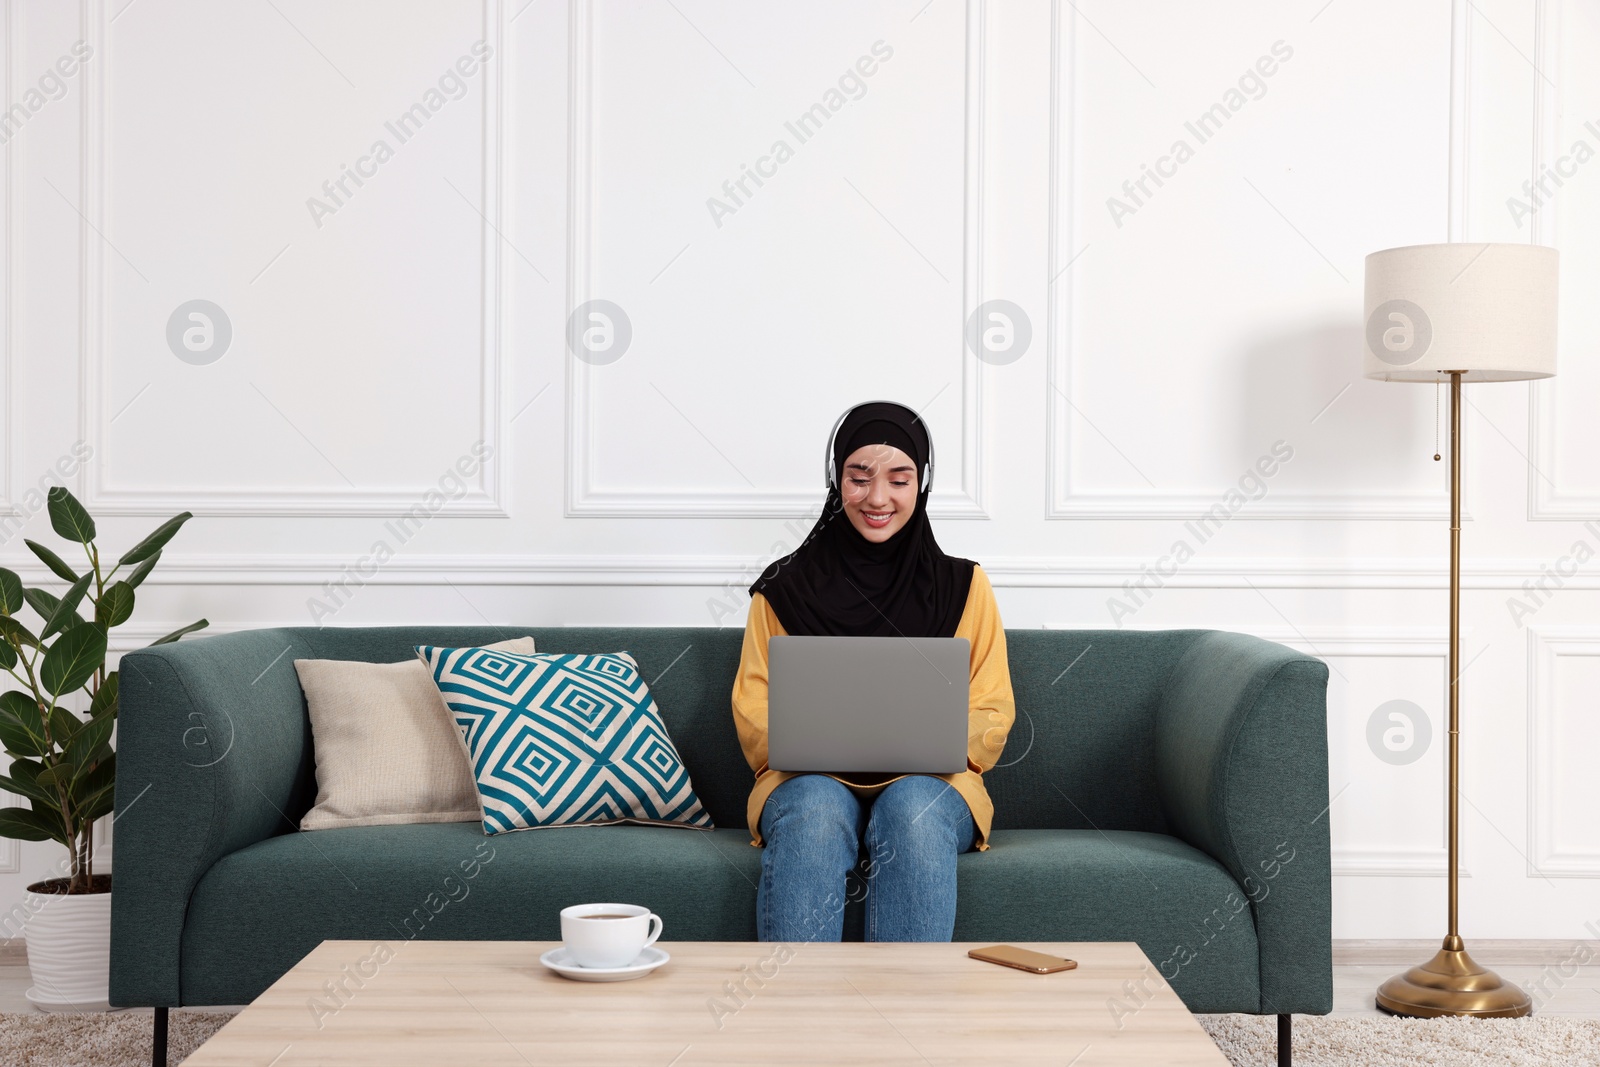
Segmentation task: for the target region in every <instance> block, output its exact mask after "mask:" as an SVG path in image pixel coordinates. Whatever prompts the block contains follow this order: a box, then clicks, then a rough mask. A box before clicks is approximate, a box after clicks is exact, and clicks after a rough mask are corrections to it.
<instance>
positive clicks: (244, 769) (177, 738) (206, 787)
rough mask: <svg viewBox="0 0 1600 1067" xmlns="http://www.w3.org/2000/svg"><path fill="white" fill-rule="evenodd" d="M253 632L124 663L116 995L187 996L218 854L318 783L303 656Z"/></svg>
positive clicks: (171, 1002)
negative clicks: (197, 908) (196, 904)
mask: <svg viewBox="0 0 1600 1067" xmlns="http://www.w3.org/2000/svg"><path fill="white" fill-rule="evenodd" d="M307 654H308V650H307V649H306V648H305V647H304V642H303V641H302V640H301V639H300V638H298V637H297V636H295V635H293V634H291V633H290V632H289V631H285V630H252V631H248V632H243V633H237V634H227V635H224V636H220V637H206V638H200V639H189V640H185V641H181V642H178V643H175V644H168V645H162V646H160V647H158V648H151V649H142V650H140V651H137V652H130V653H128V654H127V655H125V656H123V657H122V661H121V663H120V665H119V681H120V686H119V690H120V711H119V714H118V724H117V785H116V815H115V819H114V826H115V831H114V832H115V836H116V846H115V847H116V858H115V863H114V874H113V892H112V897H111V988H110V992H111V1003H112V1004H113V1005H115V1006H118V1007H134V1006H156V1007H159V1006H167V1007H171V1006H176V1005H178V1004H180V1003H181V999H180V994H181V986H180V982H179V964H180V956H181V949H182V940H183V927H184V916H185V913H186V911H187V909H188V906H189V896H190V894H191V893H192V892H193V891H194V887H195V885H196V883H198V882H199V881H200V878H201V877H202V876H203V875H204V874H205V873H206V871H207V870H209V869H210V868H211V866H212V864H214V863H215V862H216V861H217V860H218V859H220V858H221V857H223V856H225V855H227V854H228V853H230V852H235V851H237V850H239V849H241V848H243V847H245V846H246V845H249V844H252V843H254V842H256V841H260V840H263V839H265V838H267V837H270V836H272V835H273V834H275V833H279V832H282V831H284V830H287V829H293V828H294V823H293V822H292V821H291V818H290V816H291V815H292V814H294V813H296V812H298V811H299V810H300V809H301V808H303V807H304V806H305V805H306V803H307V794H308V791H314V790H315V781H316V779H315V772H314V770H313V769H312V768H311V738H310V726H309V722H308V720H307V717H306V711H305V699H304V697H303V695H302V694H301V690H300V680H299V677H298V675H297V674H296V673H295V669H294V659H295V658H296V657H305V656H306V655H307Z"/></svg>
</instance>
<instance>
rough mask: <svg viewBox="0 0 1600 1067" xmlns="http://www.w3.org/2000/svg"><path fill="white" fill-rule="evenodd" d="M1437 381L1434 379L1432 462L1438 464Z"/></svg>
mask: <svg viewBox="0 0 1600 1067" xmlns="http://www.w3.org/2000/svg"><path fill="white" fill-rule="evenodd" d="M1438 384H1440V382H1438V379H1437V378H1435V379H1434V462H1438Z"/></svg>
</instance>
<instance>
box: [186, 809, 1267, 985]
mask: <svg viewBox="0 0 1600 1067" xmlns="http://www.w3.org/2000/svg"><path fill="white" fill-rule="evenodd" d="M992 846H993V847H991V848H990V849H989V851H987V852H982V853H979V852H968V853H966V854H965V855H963V856H961V857H960V859H959V861H958V862H957V865H956V871H957V877H958V879H959V898H958V899H959V903H958V905H957V912H956V930H955V938H956V940H958V941H988V942H996V941H1038V940H1062V941H1136V942H1138V943H1139V945H1140V947H1141V948H1143V949H1144V951H1145V954H1146V955H1147V956H1149V957H1150V958H1151V960H1152V962H1153V965H1154V966H1155V967H1156V968H1161V967H1162V966H1163V964H1165V973H1167V974H1169V975H1172V974H1175V975H1176V977H1174V978H1172V979H1171V980H1170V981H1171V984H1172V986H1173V987H1174V988H1175V989H1176V990H1177V991H1178V993H1179V994H1180V995H1181V996H1183V997H1184V999H1185V1001H1186V1002H1187V1003H1188V1004H1189V1007H1190V1008H1191V1009H1192V1010H1195V1011H1256V1010H1259V1009H1258V1008H1257V1004H1258V1002H1259V995H1258V993H1257V986H1256V984H1255V982H1256V960H1257V956H1256V938H1255V927H1254V924H1253V922H1252V920H1251V911H1250V908H1249V907H1248V905H1246V906H1245V907H1244V908H1243V909H1241V910H1238V911H1237V912H1234V910H1233V909H1234V907H1235V905H1236V902H1237V901H1238V900H1239V899H1240V898H1239V896H1238V894H1240V892H1241V891H1240V890H1239V889H1238V887H1237V886H1236V885H1234V883H1233V881H1232V879H1231V878H1230V877H1229V876H1228V874H1227V873H1226V872H1225V871H1224V870H1223V869H1222V868H1221V867H1220V866H1218V865H1217V864H1216V863H1215V862H1214V861H1212V860H1210V859H1209V858H1207V857H1206V856H1204V855H1203V854H1201V853H1199V852H1196V851H1195V850H1194V849H1192V848H1189V847H1188V846H1186V845H1184V844H1182V843H1181V842H1179V841H1177V840H1175V839H1173V838H1168V837H1163V836H1161V835H1158V834H1144V833H1118V832H1115V831H1110V832H1107V833H1105V834H1100V833H1098V832H1095V831H1092V830H1091V831H1075V830H1000V831H996V832H995V834H994V835H993V838H992ZM761 854H762V853H761V850H760V849H758V848H752V847H750V843H749V835H748V834H747V833H746V832H745V830H744V829H743V828H742V827H741V828H738V829H727V830H717V831H711V832H706V833H692V834H685V833H675V832H672V831H667V830H663V829H661V828H659V827H649V826H629V825H615V826H599V827H556V828H551V829H547V830H541V831H540V832H538V833H535V834H500V835H496V836H493V837H485V836H484V835H483V834H482V832H481V831H479V829H478V827H477V826H476V825H474V824H468V823H438V824H431V825H417V826H364V827H353V828H349V829H340V830H321V831H317V832H316V833H295V834H283V835H280V836H277V837H273V838H269V839H268V840H266V841H262V842H259V843H257V844H254V845H251V846H249V847H248V848H244V849H241V850H240V851H238V852H235V853H232V854H231V855H229V856H226V857H224V858H223V859H222V860H221V861H220V862H218V863H217V864H216V865H215V866H214V867H212V868H211V870H210V871H209V872H207V874H206V875H205V877H204V878H203V879H201V881H200V884H199V886H197V887H196V889H195V892H194V896H193V898H192V899H191V901H190V905H189V911H188V918H187V921H186V924H185V928H184V936H183V959H182V968H181V977H182V988H183V998H184V1003H204V1004H244V1003H248V1002H249V1001H250V1000H252V999H254V998H255V997H256V996H258V995H259V994H260V993H261V991H262V990H264V989H265V988H266V987H267V986H268V985H270V984H271V983H272V982H273V981H275V980H276V979H277V978H278V976H279V975H281V974H283V973H284V972H285V971H286V970H288V969H289V968H290V967H292V966H293V965H294V964H295V963H297V962H298V961H299V960H300V958H301V957H303V956H304V955H305V954H306V953H307V952H310V951H311V950H312V949H313V948H315V947H316V946H317V944H318V943H319V942H321V941H323V940H325V939H330V938H336V939H345V940H361V941H383V942H386V943H387V944H389V945H390V946H398V945H400V944H402V943H404V942H406V941H409V940H412V939H414V938H426V939H444V940H449V939H457V940H469V941H474V940H476V941H483V940H550V941H553V940H559V939H560V937H561V930H560V916H559V912H560V910H561V909H562V908H564V907H566V906H567V905H569V904H580V903H586V902H593V901H600V900H606V901H620V902H623V903H630V904H643V905H646V906H648V907H650V908H651V909H652V910H654V911H655V912H656V913H657V914H659V915H660V916H661V917H662V919H663V921H664V923H665V932H664V933H663V934H662V938H663V940H665V941H669V942H670V941H679V940H684V941H699V940H711V941H753V940H754V939H755V936H756V931H755V897H756V883H757V882H758V881H759V879H760V874H761ZM308 894H314V896H315V899H316V902H317V904H316V906H315V907H307V906H306V901H307V899H308ZM1230 894H1233V896H1231V897H1230ZM859 911H860V905H859V902H858V901H857V902H852V903H851V904H850V905H849V906H848V907H847V910H846V931H847V935H846V936H851V935H850V933H849V932H850V931H855V934H854V936H856V937H859V936H860V934H859V930H860V923H859V918H860V916H859ZM1224 920H1226V921H1224ZM1208 935H1209V937H1210V940H1209V941H1207V940H1206V939H1207V936H1208ZM1180 946H1181V947H1182V949H1183V951H1178V950H1179V948H1180ZM364 954H365V952H363V953H362V955H364ZM351 962H352V964H354V963H355V962H356V959H355V958H354V957H353V958H352V960H351ZM201 998H203V999H201ZM1123 1006H1124V1008H1127V1009H1132V1008H1135V1007H1136V1006H1137V1004H1136V1001H1135V1000H1134V999H1129V998H1125V1003H1124V1005H1123ZM1113 1007H1114V1005H1112V1004H1110V1003H1108V1005H1107V1010H1108V1011H1110V1010H1113Z"/></svg>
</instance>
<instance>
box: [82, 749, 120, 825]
mask: <svg viewBox="0 0 1600 1067" xmlns="http://www.w3.org/2000/svg"><path fill="white" fill-rule="evenodd" d="M116 784H117V754H116V753H115V752H112V751H110V750H109V749H108V750H107V751H106V756H105V758H104V759H102V760H98V761H97V762H96V763H95V765H94V766H93V767H91V768H89V769H88V770H86V771H84V772H83V773H82V774H80V775H79V776H78V778H77V781H76V782H75V783H74V786H75V792H76V793H77V794H78V795H79V798H80V806H81V803H82V799H81V798H83V797H87V796H90V795H92V794H94V793H98V792H100V790H102V789H111V788H112V787H114V786H115V785H116ZM90 817H91V818H92V816H90Z"/></svg>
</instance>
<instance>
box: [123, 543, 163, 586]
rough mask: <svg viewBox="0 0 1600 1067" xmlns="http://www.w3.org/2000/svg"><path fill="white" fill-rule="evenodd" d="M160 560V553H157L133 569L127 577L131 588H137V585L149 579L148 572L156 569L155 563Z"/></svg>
mask: <svg viewBox="0 0 1600 1067" xmlns="http://www.w3.org/2000/svg"><path fill="white" fill-rule="evenodd" d="M160 558H161V553H159V552H157V553H156V554H155V555H153V556H151V557H150V558H149V559H147V560H145V561H144V562H143V563H141V564H139V566H137V567H135V568H134V571H133V573H132V574H130V575H128V584H129V585H131V586H133V587H134V588H135V589H137V588H139V583H140V582H142V581H144V580H145V579H146V578H147V577H149V575H150V572H151V571H153V570H155V569H156V561H157V560H159V559H160Z"/></svg>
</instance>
